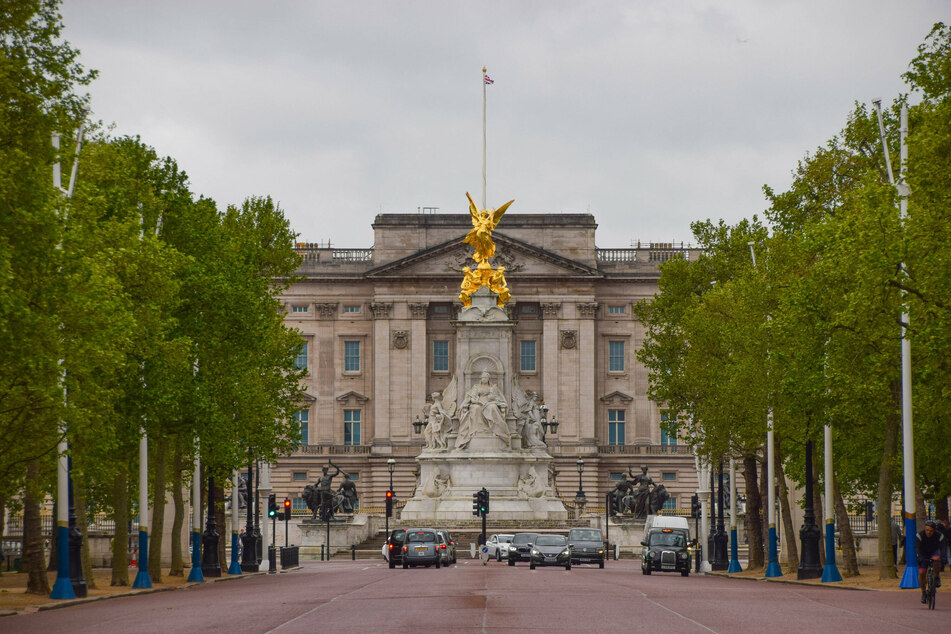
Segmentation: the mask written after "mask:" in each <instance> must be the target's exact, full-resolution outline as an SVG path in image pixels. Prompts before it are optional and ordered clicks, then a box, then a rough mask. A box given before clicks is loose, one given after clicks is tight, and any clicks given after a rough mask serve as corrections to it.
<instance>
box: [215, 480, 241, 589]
mask: <svg viewBox="0 0 951 634" xmlns="http://www.w3.org/2000/svg"><path fill="white" fill-rule="evenodd" d="M223 479H224V478H223V477H222V476H219V477H217V478H215V481H216V482H218V483H219V484H217V485H216V486H215V524H217V525H218V563H219V564H220V565H221V569H222V570H228V549H230V548H231V533H230V532H227V531H226V530H225V528H226V526H225V503H224V500H225V490H224V487H223V486H222V485H221V484H220V482H221V481H222V480H223ZM234 497H235V498H237V496H234Z"/></svg>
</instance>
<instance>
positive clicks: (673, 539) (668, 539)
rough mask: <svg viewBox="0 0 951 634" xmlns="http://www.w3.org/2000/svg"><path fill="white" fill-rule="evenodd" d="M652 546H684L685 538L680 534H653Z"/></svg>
mask: <svg viewBox="0 0 951 634" xmlns="http://www.w3.org/2000/svg"><path fill="white" fill-rule="evenodd" d="M650 544H651V546H679V547H681V548H683V546H684V536H683V535H681V534H680V533H653V534H651V541H650Z"/></svg>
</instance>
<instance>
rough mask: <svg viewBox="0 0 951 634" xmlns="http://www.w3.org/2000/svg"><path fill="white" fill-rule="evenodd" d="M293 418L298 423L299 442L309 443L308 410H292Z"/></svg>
mask: <svg viewBox="0 0 951 634" xmlns="http://www.w3.org/2000/svg"><path fill="white" fill-rule="evenodd" d="M294 420H296V421H297V422H299V423H300V444H302V445H309V444H310V429H309V428H310V410H307V409H299V410H297V411H296V412H294Z"/></svg>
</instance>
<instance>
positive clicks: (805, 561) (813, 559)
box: [796, 440, 822, 579]
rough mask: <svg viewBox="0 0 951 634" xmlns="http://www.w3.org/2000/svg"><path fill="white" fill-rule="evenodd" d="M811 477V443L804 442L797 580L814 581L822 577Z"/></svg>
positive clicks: (808, 441)
mask: <svg viewBox="0 0 951 634" xmlns="http://www.w3.org/2000/svg"><path fill="white" fill-rule="evenodd" d="M812 484H813V477H812V441H811V440H807V441H806V491H805V493H806V505H805V509H804V514H803V518H802V527H801V528H800V529H799V542H800V544H801V549H800V550H801V556H800V558H799V570H798V571H797V575H796V576H797V578H798V579H816V578H818V577H821V576H822V568H821V566H820V563H819V527H818V526H816V509H815V504H814V501H815V500H814V498H813V495H812V491H813V486H812Z"/></svg>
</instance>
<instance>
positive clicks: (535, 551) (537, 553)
mask: <svg viewBox="0 0 951 634" xmlns="http://www.w3.org/2000/svg"><path fill="white" fill-rule="evenodd" d="M532 554H533V555H541V553H540V552H538V551H537V550H535V549H534V548H533V549H532Z"/></svg>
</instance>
